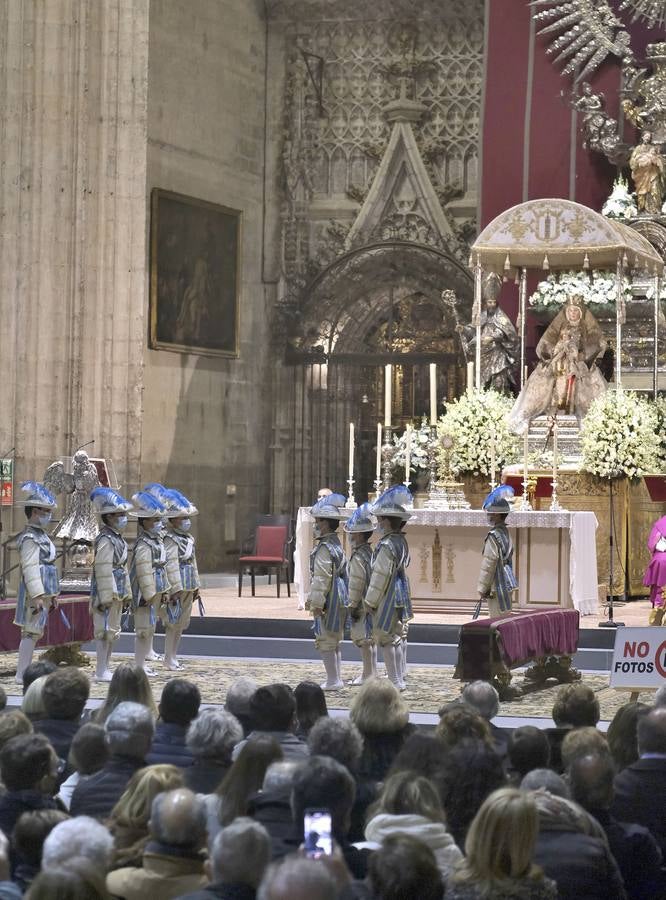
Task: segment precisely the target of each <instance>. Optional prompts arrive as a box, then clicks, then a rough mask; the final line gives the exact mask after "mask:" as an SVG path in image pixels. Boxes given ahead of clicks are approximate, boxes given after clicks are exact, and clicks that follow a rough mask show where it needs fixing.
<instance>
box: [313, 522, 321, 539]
mask: <svg viewBox="0 0 666 900" xmlns="http://www.w3.org/2000/svg"><path fill="white" fill-rule="evenodd" d="M312 533H313V534H314V536H315V537H316V538H318V537H321V528H320V527H319V525H317V523H316V522H315V524H314V528H313V529H312Z"/></svg>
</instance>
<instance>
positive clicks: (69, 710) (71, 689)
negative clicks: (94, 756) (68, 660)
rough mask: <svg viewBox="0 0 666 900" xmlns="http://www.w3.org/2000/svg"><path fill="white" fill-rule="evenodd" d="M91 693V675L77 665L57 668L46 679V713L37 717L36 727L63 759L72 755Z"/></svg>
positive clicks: (44, 695) (43, 696)
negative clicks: (73, 739)
mask: <svg viewBox="0 0 666 900" xmlns="http://www.w3.org/2000/svg"><path fill="white" fill-rule="evenodd" d="M89 695H90V679H89V678H88V676H87V675H86V674H85V672H82V671H81V669H77V668H76V666H66V667H65V668H62V669H56V670H55V672H51V674H50V675H48V676H47V678H46V681H45V682H44V688H43V690H42V701H43V703H44V710H45V712H46V715H45V716H44V718H43V719H37V720H36V721H34V722H33V728H34V729H35V731H39V732H40V733H41V734H44V735H46V737H47V738H48V739H49V741H50V742H51V746H52V747H53V749H54V750H55V752H56V753H57V755H58V756H59V757H60V759H64V760H66V759H67V757H68V755H69V748H70V746H71V743H72V738H73V737H74V735H75V734H76V732H77V731H78V730H79V728H80V727H81V716H82V715H83V710H84V709H85V708H86V701H87V700H88V697H89Z"/></svg>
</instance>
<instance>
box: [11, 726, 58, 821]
mask: <svg viewBox="0 0 666 900" xmlns="http://www.w3.org/2000/svg"><path fill="white" fill-rule="evenodd" d="M0 776H1V777H2V783H3V784H4V786H5V788H6V790H5V793H4V794H0V830H2V831H3V832H4V833H5V834H6V835H7V837H9V836H10V835H11V833H12V830H13V828H14V826H15V825H16V823H17V821H18V819H19V816H20V815H21V814H22V813H24V812H31V811H32V810H36V809H55V807H56V802H55V800H53V799H52V794H53V791H54V789H55V786H56V779H57V777H58V757H57V756H56V754H55V751H54V749H53V747H52V746H51V745H50V744H49V742H48V740H47V739H46V738H45V737H44V735H43V734H20V735H18V736H17V737H14V738H12V739H11V740H9V741H7V743H6V744H5V746H4V747H3V748H2V751H0Z"/></svg>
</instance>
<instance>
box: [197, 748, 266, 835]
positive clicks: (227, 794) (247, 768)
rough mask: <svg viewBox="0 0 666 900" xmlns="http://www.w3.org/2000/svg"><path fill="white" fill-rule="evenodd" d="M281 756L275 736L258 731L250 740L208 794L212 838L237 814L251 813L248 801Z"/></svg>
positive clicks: (208, 813) (209, 826)
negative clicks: (267, 770)
mask: <svg viewBox="0 0 666 900" xmlns="http://www.w3.org/2000/svg"><path fill="white" fill-rule="evenodd" d="M281 759H283V753H282V748H281V747H280V745H279V744H278V742H277V741H276V740H274V739H273V738H272V737H268V736H267V735H262V734H257V733H256V732H255V736H254V737H252V736H250V737H249V738H248V739H247V741H246V742H245V743H244V745H243V749H242V750H241V752H240V753H239V754H238V756H237V758H236V760H235V762H234V763H233V764H232V766H231V768H230V769H229V771H228V772H227V774H226V775H225V776H224V778H223V779H222V781H221V782H220V784H219V785H218V787H217V790H216V791H215V792H214V793H212V794H209V795H208V796H207V797H206V800H205V802H206V816H207V827H208V839H209V841H212V840H213V838H214V837H215V835H216V834H217V832H218V831H219V830H220V828H223V827H224V826H225V825H229V824H230V823H231V822H233V820H234V819H235V818H236V817H237V816H245V815H247V804H248V800H249V798H250V797H251V796H252V794H254V793H255V792H256V791H258V790H259V789H260V788H261V786H262V784H263V782H264V775H265V774H266V769H267V768H268V767H269V766H270V764H271V763H273V762H277V761H278V760H281Z"/></svg>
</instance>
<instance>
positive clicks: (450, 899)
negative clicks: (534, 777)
mask: <svg viewBox="0 0 666 900" xmlns="http://www.w3.org/2000/svg"><path fill="white" fill-rule="evenodd" d="M538 831H539V817H538V814H537V808H536V804H535V802H534V798H533V796H532V795H531V794H528V793H525V792H523V791H520V790H516V789H515V788H509V787H507V788H502V789H500V790H498V791H495V792H494V793H493V794H491V795H490V796H489V797H487V798H486V799H485V800H484V802H483V804H482V805H481V808H480V809H479V811H478V812H477V814H476V816H475V817H474V821H473V822H472V824H471V825H470V828H469V832H468V834H467V838H466V840H465V859H464V861H463V862H462V863H461V864H460V865H459V867H458V869H457V871H456V872H455V874H454V875H453V876H452V877H451V878H450V879H449V880H448V882H447V888H446V898H447V900H482V898H486V897H492V898H493V900H515V898H520V900H557V888H556V886H555V883H554V882H553V881H552V880H551V879H550V878H545V877H544V875H543V872H542V871H541V869H539V868H538V866H535V865H534V851H535V846H536V840H537V834H538Z"/></svg>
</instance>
